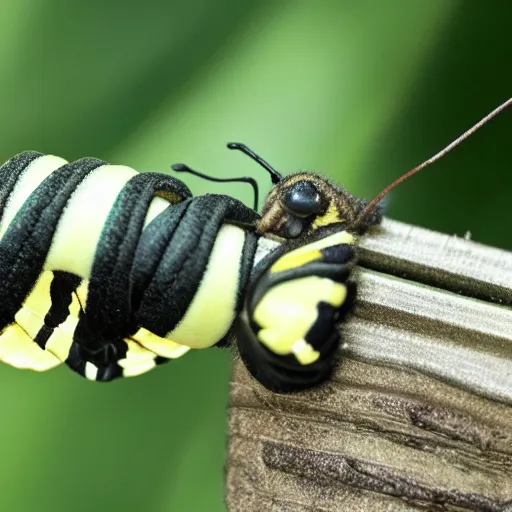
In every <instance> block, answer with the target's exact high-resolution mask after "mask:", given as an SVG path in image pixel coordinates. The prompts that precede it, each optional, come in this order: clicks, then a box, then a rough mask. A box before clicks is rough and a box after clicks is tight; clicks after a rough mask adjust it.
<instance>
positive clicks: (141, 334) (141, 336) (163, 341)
mask: <svg viewBox="0 0 512 512" xmlns="http://www.w3.org/2000/svg"><path fill="white" fill-rule="evenodd" d="M132 338H133V339H134V340H135V341H136V342H137V343H140V344H141V345H142V346H143V347H144V348H147V349H148V350H151V351H152V352H154V353H155V354H157V355H159V356H161V357H166V358H167V359H177V358H178V357H181V356H182V355H183V354H185V353H186V352H188V351H189V350H190V347H186V346H185V345H180V344H179V343H176V342H174V341H172V340H169V339H167V338H161V337H160V336H157V335H156V334H153V333H152V332H150V331H148V330H147V329H144V328H143V327H141V328H140V329H139V330H138V331H137V332H136V333H135V334H134V335H133V336H132Z"/></svg>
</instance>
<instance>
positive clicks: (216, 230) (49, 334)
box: [0, 152, 379, 392]
mask: <svg viewBox="0 0 512 512" xmlns="http://www.w3.org/2000/svg"><path fill="white" fill-rule="evenodd" d="M295 176H296V177H297V176H299V175H295ZM300 176H301V179H289V178H286V179H283V180H282V183H280V184H279V185H278V186H276V187H275V188H274V191H273V192H272V193H271V195H270V197H269V199H268V200H267V202H266V204H265V207H264V208H263V217H262V218H260V216H259V215H258V214H257V213H256V211H254V210H252V209H250V208H248V207H246V206H244V205H243V204H242V203H241V202H239V201H237V200H235V199H233V198H231V197H229V196H226V195H216V194H207V195H204V196H198V197H192V195H191V193H190V191H189V189H188V188H187V187H186V186H185V185H184V184H183V183H182V182H181V181H179V180H177V179H175V178H174V177H172V176H169V175H165V174H158V173H140V174H139V173H137V172H136V171H134V170H133V169H130V168H129V167H124V166H115V165H109V164H107V163H105V162H103V161H101V160H97V159H93V158H85V159H82V160H78V161H76V162H72V163H68V162H66V161H65V160H63V159H61V158H59V157H55V156H51V155H43V154H41V153H36V152H25V153H22V154H20V155H17V156H15V157H13V158H12V159H10V160H9V161H8V162H6V163H5V164H4V165H3V166H2V167H1V168H0V215H1V224H0V280H1V282H2V283H3V285H2V287H1V288H0V322H1V324H0V328H1V333H0V360H2V361H3V362H5V363H7V364H10V365H12V366H16V367H19V368H27V369H31V370H36V371H45V370H48V369H50V368H53V367H55V366H56V365H58V364H60V363H65V364H67V365H68V366H69V367H70V368H71V369H72V370H74V371H75V372H77V373H78V374H80V375H82V376H84V377H86V378H88V379H91V380H97V381H110V380H112V379H115V378H118V377H123V376H124V377H126V376H133V375H138V374H141V373H144V372H146V371H148V370H150V369H151V368H153V367H155V366H157V365H159V364H161V363H164V362H166V361H168V360H169V359H175V358H178V357H180V356H182V355H183V354H185V353H186V352H187V351H189V350H190V349H199V348H206V347H210V346H212V345H220V346H222V345H226V344H228V340H229V335H230V333H231V332H232V326H233V324H234V323H237V324H238V325H239V329H238V337H237V341H238V345H239V348H240V353H241V356H242V358H243V360H244V361H245V362H246V364H247V366H248V368H249V370H250V371H251V373H252V374H253V375H254V376H255V377H256V378H257V379H258V380H260V382H262V384H264V385H265V386H266V387H268V388H269V389H273V390H275V391H283V392H284V391H295V390H298V389H303V388H307V387H311V386H313V385H315V384H318V383H319V382H321V381H323V380H325V379H326V378H327V376H328V374H329V373H330V369H331V368H332V366H333V364H334V361H335V355H336V352H337V349H338V346H339V337H338V334H337V331H336V329H335V328H334V322H335V321H337V320H339V319H340V318H341V315H342V313H343V312H344V310H345V309H346V307H345V308H344V307H343V306H344V305H345V306H346V305H347V304H349V300H348V299H349V298H350V297H351V296H352V295H353V288H352V287H351V286H348V287H347V285H346V283H347V280H348V277H349V270H350V266H351V264H352V262H353V254H352V249H351V246H352V244H353V241H354V238H353V235H351V234H349V233H347V232H346V231H345V230H344V229H343V228H342V227H343V222H344V221H343V219H342V218H341V217H340V215H344V216H345V217H346V216H347V214H348V213H350V212H352V213H353V211H352V210H354V208H356V210H357V208H359V209H360V208H361V207H363V206H364V204H366V203H362V202H360V201H361V200H357V199H355V198H353V197H352V196H350V195H349V194H347V193H345V192H344V191H343V190H341V189H338V188H336V189H335V190H334V192H335V193H334V192H333V193H331V194H330V195H329V194H326V193H325V191H326V190H327V191H330V190H331V189H332V187H333V186H334V185H332V184H328V183H327V182H326V181H325V180H323V178H320V177H319V176H317V175H313V174H307V175H300ZM311 177H312V178H311ZM305 178H306V179H305ZM311 179H313V181H312V182H311ZM310 182H311V183H310ZM308 183H310V185H308ZM312 183H313V184H312ZM297 184H299V189H298V192H297V190H296V188H297ZM315 187H317V188H319V194H320V197H319V199H318V201H316V200H315V201H313V203H314V204H315V206H314V209H313V210H314V211H313V210H311V206H310V210H311V211H308V212H307V215H304V209H305V205H304V197H303V195H304V193H303V192H304V190H305V191H306V192H307V193H309V195H310V196H311V193H312V192H314V190H316V188H315ZM326 187H327V188H326ZM290 191H291V192H290ZM276 194H277V196H276ZM273 197H274V199H272V198H273ZM283 197H285V198H286V197H288V199H287V200H286V201H285V202H284V203H283V202H282V198H283ZM315 197H316V196H315ZM297 198H298V200H299V203H300V204H299V207H300V208H302V209H301V211H299V212H297V211H294V207H296V206H297V204H296V203H297ZM294 201H295V202H294ZM282 204H284V207H285V210H286V211H284V210H283V207H282ZM347 205H348V206H347ZM306 206H307V205H306ZM306 209H307V208H306ZM349 211H350V212H349ZM354 211H355V210H354ZM265 212H267V213H265ZM378 220H379V217H378V215H377V216H375V215H374V216H373V217H371V218H370V221H368V222H367V224H366V225H365V227H364V229H366V226H369V225H370V224H374V223H376V222H378ZM265 222H266V223H267V224H266V225H267V228H265V231H264V234H271V233H273V234H274V235H277V236H280V237H281V239H283V238H284V241H285V243H284V244H282V245H281V246H280V247H279V248H278V249H276V250H275V251H273V252H272V253H271V254H270V255H268V256H267V257H266V258H264V259H263V260H262V261H261V262H260V263H259V264H258V265H257V267H256V268H255V269H254V270H253V264H254V258H255V253H256V249H257V246H258V241H259V240H260V238H261V236H262V233H261V230H262V227H263V226H265ZM290 225H291V226H292V227H291V228H290ZM290 229H291V231H290ZM364 229H363V230H364ZM283 230H284V231H283ZM290 238H293V240H287V239H290ZM251 274H252V277H251ZM249 283H251V284H249ZM244 306H245V312H244V314H243V315H240V312H241V310H242V309H243V308H244ZM298 319H299V320H300V321H299V322H298Z"/></svg>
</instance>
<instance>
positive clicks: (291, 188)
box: [228, 142, 382, 239]
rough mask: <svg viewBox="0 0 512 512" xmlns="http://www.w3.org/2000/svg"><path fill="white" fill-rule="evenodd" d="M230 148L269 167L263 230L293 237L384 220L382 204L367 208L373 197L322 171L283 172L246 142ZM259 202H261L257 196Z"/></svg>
mask: <svg viewBox="0 0 512 512" xmlns="http://www.w3.org/2000/svg"><path fill="white" fill-rule="evenodd" d="M228 148H229V149H235V150H239V151H242V152H243V153H245V154H246V155H247V156H249V157H250V158H252V159H253V160H254V161H255V162H258V163H259V164H260V165H261V166H262V167H263V168H265V169H266V170H267V171H268V173H269V174H270V177H271V179H272V183H273V184H274V188H273V189H272V190H271V192H270V194H269V195H268V196H267V199H266V200H265V204H264V205H263V209H262V212H261V219H260V221H259V222H258V223H257V231H258V233H260V234H272V235H275V236H277V237H280V238H286V239H290V238H297V237H299V236H301V235H307V234H309V233H312V232H313V231H315V230H316V229H318V228H320V227H322V226H328V225H331V224H340V229H346V230H347V231H351V232H353V233H355V234H363V233H366V231H368V230H369V229H370V228H371V227H372V226H375V225H376V224H379V223H380V222H381V220H382V211H381V208H380V206H375V207H374V208H372V209H371V211H365V208H366V207H367V206H368V204H369V201H366V200H365V199H360V198H357V197H355V196H353V195H352V194H349V193H348V192H347V191H346V190H345V189H344V188H343V187H340V186H339V185H337V184H336V183H334V182H332V181H330V180H328V179H326V178H324V177H323V176H320V175H319V174H316V173H314V172H298V173H295V174H290V175H288V176H283V175H282V174H281V173H279V172H278V171H276V170H275V169H274V168H273V167H272V166H271V165H270V164H269V163H268V162H266V161H265V160H263V158H261V157H260V156H259V155H257V154H256V153H254V151H252V150H251V149H249V148H248V147H247V146H246V145H245V144H242V143H240V142H230V143H229V144H228ZM244 179H245V180H247V179H248V178H244ZM256 190H257V187H256ZM256 197H257V196H256ZM255 202H256V204H257V199H256V201H255ZM363 212H364V214H363Z"/></svg>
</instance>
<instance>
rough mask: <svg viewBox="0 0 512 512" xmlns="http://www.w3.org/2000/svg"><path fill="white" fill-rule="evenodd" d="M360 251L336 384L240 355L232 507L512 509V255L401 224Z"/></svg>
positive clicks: (230, 461) (233, 407) (231, 446)
mask: <svg viewBox="0 0 512 512" xmlns="http://www.w3.org/2000/svg"><path fill="white" fill-rule="evenodd" d="M360 247H361V248H360V267H358V269H357V271H356V279H357V281H358V284H359V290H358V301H357V305H356V308H355V310H354V312H353V314H352V315H351V317H350V318H349V319H348V321H347V322H345V323H344V324H343V325H341V326H340V331H341V334H342V337H343V340H344V344H343V348H342V353H341V359H340V364H339V366H338V368H337V371H336V372H335V375H334V376H333V379H332V380H331V381H330V382H329V383H327V384H326V385H325V386H322V387H320V388H318V389H315V390H312V391H308V392H304V393H297V394H293V395H287V396H282V395H281V396H280V395H276V394H272V393H270V392H268V391H266V390H265V389H264V388H262V387H261V386H260V385H259V384H258V383H257V382H255V381H254V379H252V378H251V377H250V376H249V374H248V373H247V371H246V370H245V368H244V367H243V365H242V364H241V363H240V361H236V362H235V365H234V371H233V376H232V382H231V395H230V409H229V442H228V456H227V461H226V503H227V506H228V510H229V511H244V512H252V511H257V512H267V511H272V512H278V511H279V512H288V511H293V512H300V511H308V512H313V511H323V512H328V511H329V512H330V511H354V512H357V511H377V512H378V511H381V510H382V511H387V510H389V511H394V510H397V511H405V510H407V511H411V510H448V511H456V510H457V511H462V510H481V511H500V512H504V511H509V512H510V511H512V307H511V305H512V254H511V253H508V252H506V251H502V250H499V249H494V248H490V247H486V246H483V245H480V244H476V243H474V242H471V241H468V240H465V239H461V238H456V237H451V236H447V235H442V234H439V233H434V232H431V231H428V230H424V229H420V228H417V227H413V226H408V225H405V224H402V223H398V222H394V221H391V220H386V221H385V222H384V223H383V226H382V228H381V229H379V230H378V231H377V232H374V233H372V234H371V235H370V236H368V237H367V238H365V239H364V240H362V241H361V245H360Z"/></svg>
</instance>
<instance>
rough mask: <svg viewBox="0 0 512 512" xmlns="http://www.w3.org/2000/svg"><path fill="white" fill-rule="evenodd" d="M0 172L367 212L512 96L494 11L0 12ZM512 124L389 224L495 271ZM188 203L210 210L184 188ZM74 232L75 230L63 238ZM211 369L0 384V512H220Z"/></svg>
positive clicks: (171, 5) (180, 6)
mask: <svg viewBox="0 0 512 512" xmlns="http://www.w3.org/2000/svg"><path fill="white" fill-rule="evenodd" d="M0 5H1V15H0V70H1V71H2V72H1V74H0V98H1V100H2V114H1V124H0V134H1V136H0V157H1V160H2V161H3V160H5V159H7V158H9V157H10V156H12V155H14V154H16V153H17V152H20V151H22V150H26V149H37V150H39V151H43V152H48V153H54V154H58V155H60V156H63V157H65V158H67V159H76V158H80V157H83V156H96V157H100V158H103V159H105V160H108V161H111V162H113V163H120V164H126V165H130V166H132V167H135V168H137V169H139V170H151V171H161V172H167V170H168V166H169V164H170V163H173V162H177V161H184V162H187V163H189V164H190V165H191V166H193V167H196V168H197V169H199V170H202V171H206V172H211V173H214V174H215V175H217V176H221V175H224V176H234V175H244V174H245V175H246V174H253V175H255V176H257V177H258V179H259V181H260V183H261V185H262V186H263V187H265V188H264V190H267V189H268V187H269V180H268V178H267V177H266V176H263V175H262V174H263V173H262V171H261V170H260V169H259V168H258V167H256V166H255V164H253V163H251V162H250V161H249V160H248V159H246V158H245V157H242V156H241V155H237V154H234V153H232V152H229V151H228V150H226V149H225V143H226V142H227V141H229V140H240V141H243V142H246V143H247V144H249V145H250V146H252V147H254V149H256V150H257V151H259V152H261V153H262V155H263V156H264V157H265V158H267V159H268V160H269V161H270V162H271V163H273V164H274V165H275V166H276V167H277V168H278V169H281V170H282V171H283V172H292V171H295V170H298V169H312V168H314V169H316V170H318V171H320V172H322V173H325V174H327V175H329V176H331V177H333V178H335V179H337V180H339V181H341V182H343V183H344V184H345V185H347V186H348V187H349V188H350V189H351V190H352V191H353V192H355V193H357V194H360V195H364V196H367V197H371V196H373V195H374V194H376V193H377V192H378V191H380V189H382V188H383V187H384V186H385V185H386V184H387V183H388V182H389V181H390V180H392V179H394V178H395V177H396V176H398V175H399V174H401V173H403V172H404V171H405V170H407V169H409V168H411V167H413V166H414V165H416V164H418V163H419V162H420V161H422V160H424V159H425V158H427V157H429V156H430V155H432V154H433V153H435V152H436V151H438V150H439V149H440V148H441V147H443V146H444V145H445V144H447V143H448V142H450V141H451V140H452V139H454V138H455V137H456V136H458V135H459V134H460V133H461V132H462V131H464V130H465V129H466V128H468V127H469V126H470V125H471V124H473V123H474V122H475V121H476V120H478V119H479V118H480V117H482V116H483V115H484V114H486V113H487V112H488V111H490V110H492V109H493V108H494V107H496V106H497V105H498V104H499V103H500V102H502V101H504V100H505V99H507V98H508V97H510V96H511V94H512V71H511V70H512V66H511V65H510V64H511V61H512V58H511V56H512V38H511V37H510V35H509V34H510V32H509V31H510V26H509V25H510V23H509V20H510V19H511V16H512V3H510V2H506V1H501V2H500V1H498V0H494V2H492V3H491V2H488V3H484V2H477V1H476V0H472V1H470V0H467V1H465V2H462V0H460V1H454V0H428V1H427V0H423V1H422V2H418V1H417V2H413V1H410V0H386V1H385V2H384V1H379V0H373V1H359V2H352V1H334V0H333V1H331V2H329V1H326V2H297V1H295V2H293V1H285V0H282V1H277V2H271V1H267V2H263V1H262V2H249V1H245V2H239V1H236V0H217V1H216V2H211V1H208V0H196V1H195V2H192V1H190V0H189V1H167V2H145V3H142V2H135V1H132V0H123V1H121V0H111V1H109V2H104V1H100V0H90V1H89V2H74V1H70V0H2V1H1V3H0ZM511 133H512V112H508V113H506V114H503V115H502V116H501V117H500V118H499V119H496V120H495V121H493V122H492V123H491V124H490V125H488V126H487V127H486V128H485V129H484V130H483V131H482V132H480V133H479V134H478V135H476V136H475V137H473V138H472V139H470V140H469V141H467V142H466V143H464V145H463V146H461V147H460V148H458V149H457V150H456V151H454V152H453V153H451V154H450V155H449V156H447V157H446V158H444V160H443V161H441V162H439V163H438V164H437V165H436V166H435V167H431V168H430V169H429V170H428V171H425V172H424V173H423V174H421V175H418V176H417V177H415V178H414V179H412V180H411V181H409V182H408V183H406V184H404V185H403V186H401V187H400V188H398V189H396V191H395V192H394V193H393V195H392V197H391V198H390V201H389V205H388V215H389V216H391V217H394V218H396V219H399V220H403V221H406V222H411V223H415V224H419V225H421V226H425V227H429V228H432V229H437V230H441V231H445V232H449V233H457V234H459V235H463V234H464V233H465V232H466V231H467V230H470V231H471V232H472V235H473V238H474V239H476V240H478V241H481V242H484V243H488V244H493V245H497V246H500V247H504V248H508V249H512V236H511V230H510V225H511V220H512V212H511V208H510V200H511V199H510V194H511V192H512V173H511V172H510V171H511V167H512V146H511V144H510V142H511ZM186 181H187V183H188V184H189V185H190V187H191V188H192V190H193V191H194V192H195V193H203V192H206V191H207V190H212V191H216V192H221V191H222V192H224V191H225V192H229V193H231V194H233V195H235V196H237V197H239V198H241V199H242V200H244V201H246V202H248V203H249V204H251V203H250V201H251V194H250V190H248V189H247V188H244V186H243V185H233V186H232V187H230V188H229V189H227V188H222V187H221V186H220V185H216V184H210V183H205V182H202V181H200V180H198V179H196V178H193V177H191V178H190V179H188V180H186ZM77 228H78V229H79V226H77ZM229 368H230V355H229V353H227V352H223V351H220V350H208V351H204V352H198V353H195V354H191V355H188V356H187V357H185V358H184V359H183V360H180V361H177V362H175V363H172V364H169V365H166V366H164V367H161V368H160V369H158V370H156V371H154V372H152V373H149V374H147V375H144V376H141V377H138V378H135V379H128V380H126V381H122V382H121V381H119V382H114V383H111V384H108V385H101V384H94V383H90V382H87V381H85V380H81V379H80V378H78V377H76V376H75V375H73V374H72V373H71V372H70V371H68V370H67V369H65V368H59V369H57V370H54V371H52V372H49V373H48V374H41V375H38V374H32V373H29V372H22V371H17V370H13V369H11V368H9V367H7V366H2V367H1V368H0V403H1V406H2V409H1V410H2V421H1V422H0V434H1V437H0V439H2V440H3V444H2V449H1V454H2V456H1V463H0V509H1V510H6V511H32V510H33V511H42V512H44V511H47V510H48V511H53V512H58V511H70V510H73V511H77V512H78V511H80V512H82V511H94V512H102V511H112V510H124V511H126V512H129V511H151V512H163V511H178V512H180V511H189V510H190V511H195V510H200V511H207V512H209V511H213V512H217V511H222V510H224V505H223V488H222V480H223V457H224V451H225V443H226V405H227V397H228V381H229Z"/></svg>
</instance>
